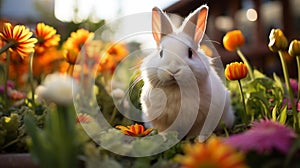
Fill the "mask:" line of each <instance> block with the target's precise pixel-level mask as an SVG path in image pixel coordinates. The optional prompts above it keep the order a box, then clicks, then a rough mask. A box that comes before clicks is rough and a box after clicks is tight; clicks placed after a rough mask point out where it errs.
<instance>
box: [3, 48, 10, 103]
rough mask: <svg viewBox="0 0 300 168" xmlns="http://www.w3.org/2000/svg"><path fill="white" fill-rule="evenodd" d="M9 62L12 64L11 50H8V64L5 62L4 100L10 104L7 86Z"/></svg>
mask: <svg viewBox="0 0 300 168" xmlns="http://www.w3.org/2000/svg"><path fill="white" fill-rule="evenodd" d="M9 64H10V52H9V51H8V50H6V64H5V75H4V102H5V105H8V95H7V92H8V90H7V89H8V88H7V81H8V75H9Z"/></svg>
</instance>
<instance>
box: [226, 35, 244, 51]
mask: <svg viewBox="0 0 300 168" xmlns="http://www.w3.org/2000/svg"><path fill="white" fill-rule="evenodd" d="M244 43H245V38H244V35H243V33H242V32H241V31H240V30H233V31H230V32H227V33H226V35H225V36H224V37H223V45H224V47H225V49H226V50H228V51H234V50H236V49H237V48H239V47H241V46H242V45H244Z"/></svg>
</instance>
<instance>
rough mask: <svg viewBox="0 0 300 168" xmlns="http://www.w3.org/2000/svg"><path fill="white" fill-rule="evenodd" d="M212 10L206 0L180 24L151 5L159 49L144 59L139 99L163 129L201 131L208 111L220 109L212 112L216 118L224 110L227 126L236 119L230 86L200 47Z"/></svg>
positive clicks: (154, 124) (193, 135) (196, 133)
mask: <svg viewBox="0 0 300 168" xmlns="http://www.w3.org/2000/svg"><path fill="white" fill-rule="evenodd" d="M207 15H208V6H206V5H202V6H201V7H199V8H198V9H197V10H195V11H194V12H193V13H191V14H190V15H189V16H188V17H187V18H186V19H185V20H184V21H183V23H182V25H181V26H180V27H179V28H175V26H173V24H172V22H171V20H170V18H169V17H168V16H167V15H166V14H165V13H163V12H162V11H161V10H160V9H159V8H157V7H155V8H153V10H152V33H153V37H154V39H155V41H156V43H157V51H155V52H154V53H152V54H151V55H148V56H147V57H145V58H144V60H143V62H142V64H141V68H140V69H141V77H142V79H143V81H144V86H143V88H142V93H141V100H140V101H141V104H142V111H143V112H144V113H145V117H146V119H148V120H149V121H150V122H151V124H152V126H153V127H154V128H156V129H157V130H158V131H159V132H162V131H165V130H167V129H168V130H176V131H178V132H179V133H187V136H189V137H195V136H198V135H199V134H200V131H201V129H202V127H203V124H204V122H205V119H206V116H207V115H208V112H209V113H211V112H212V114H213V115H214V114H220V116H219V118H218V117H217V116H215V117H214V116H212V118H217V119H218V121H217V122H219V119H220V118H221V115H222V118H221V120H222V121H223V122H224V123H225V125H226V126H227V127H230V126H232V124H233V122H234V114H233V111H232V108H231V101H230V97H229V92H228V90H227V89H226V87H225V86H224V84H223V82H222V81H221V79H220V77H219V76H218V75H217V73H216V71H215V70H214V68H212V67H211V65H210V59H211V58H209V57H208V56H206V55H205V54H204V53H203V52H202V51H200V50H199V49H198V46H199V43H200V42H201V40H202V38H203V36H204V32H205V29H206V20H207ZM213 93H214V94H215V95H213ZM216 93H217V94H216ZM221 95H224V96H221ZM220 102H221V103H220ZM222 102H223V103H222ZM217 106H223V107H217ZM180 113H182V114H180ZM177 117H178V118H177ZM176 118H177V119H176ZM215 128H216V127H214V128H213V129H215ZM184 129H188V130H184ZM212 131H213V130H212ZM182 136H184V135H182Z"/></svg>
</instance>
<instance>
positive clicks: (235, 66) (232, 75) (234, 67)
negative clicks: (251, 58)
mask: <svg viewBox="0 0 300 168" xmlns="http://www.w3.org/2000/svg"><path fill="white" fill-rule="evenodd" d="M247 74H248V69H247V66H246V65H245V64H244V63H242V62H240V63H238V62H234V63H231V64H228V65H227V66H226V68H225V76H226V78H227V79H228V80H240V79H243V78H245V77H246V76H247Z"/></svg>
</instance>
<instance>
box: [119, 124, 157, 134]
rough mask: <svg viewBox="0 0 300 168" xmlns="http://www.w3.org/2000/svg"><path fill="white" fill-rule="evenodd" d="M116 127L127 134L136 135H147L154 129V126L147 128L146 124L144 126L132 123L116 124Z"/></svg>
mask: <svg viewBox="0 0 300 168" xmlns="http://www.w3.org/2000/svg"><path fill="white" fill-rule="evenodd" d="M116 128H118V129H120V130H121V132H122V133H123V134H125V135H129V136H135V137H144V136H147V135H148V134H150V133H151V131H152V130H153V128H148V129H146V130H145V128H144V126H142V125H140V124H134V125H130V126H127V127H125V126H122V125H118V126H116Z"/></svg>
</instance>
